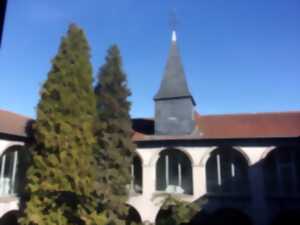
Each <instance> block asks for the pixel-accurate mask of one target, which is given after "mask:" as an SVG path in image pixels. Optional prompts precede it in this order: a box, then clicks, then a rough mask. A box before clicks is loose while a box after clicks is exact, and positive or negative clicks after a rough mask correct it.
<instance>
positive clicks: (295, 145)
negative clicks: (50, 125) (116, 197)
mask: <svg viewBox="0 0 300 225" xmlns="http://www.w3.org/2000/svg"><path fill="white" fill-rule="evenodd" d="M149 101H150V100H149ZM154 102H155V115H154V117H153V119H142V118H140V119H139V118H136V119H132V124H133V130H134V135H133V141H134V142H135V143H136V146H137V148H136V156H135V157H134V159H133V163H132V167H131V173H132V177H133V179H132V183H131V185H130V197H129V200H128V205H129V206H130V207H131V209H130V212H131V213H132V214H134V215H135V217H136V218H138V219H137V220H139V221H141V222H144V223H148V224H155V223H158V220H159V219H160V217H161V216H162V215H163V214H162V213H161V212H162V210H161V204H162V200H163V196H164V194H170V195H173V196H174V197H176V198H178V199H181V200H183V201H187V202H194V203H196V204H199V206H200V207H201V211H200V212H199V215H196V216H195V218H194V219H193V220H192V221H191V224H199V225H200V224H203V225H204V224H206V220H209V218H218V219H219V220H220V221H222V222H223V223H224V224H235V225H239V224H247V225H248V224H249V225H250V224H252V225H272V224H278V223H274V221H277V222H278V221H285V222H287V221H286V220H287V219H291V218H293V219H294V218H296V219H298V224H300V222H299V221H300V216H299V212H300V112H274V113H249V114H228V115H201V113H198V112H197V111H196V110H195V106H196V103H197V99H194V97H193V95H192V93H191V92H190V90H189V86H188V82H187V77H186V75H185V73H184V69H183V64H182V60H181V57H180V52H179V49H178V45H177V40H176V32H175V31H173V33H172V39H171V46H170V52H169V56H168V59H167V64H166V67H165V71H164V74H163V77H162V80H161V84H160V87H159V88H158V91H157V93H156V94H155V95H154ZM30 121H31V119H30V118H26V117H23V116H21V115H17V114H15V113H11V112H7V111H3V110H0V218H3V217H7V218H9V217H10V216H12V215H13V214H14V213H16V212H17V210H18V207H19V205H18V202H19V198H18V192H19V188H20V185H19V184H21V183H22V179H24V174H23V173H22V172H23V171H22V169H21V168H22V163H24V161H25V160H26V159H25V158H26V157H25V156H24V152H26V151H27V150H24V147H23V146H24V144H26V142H27V140H28V137H27V135H26V133H27V132H26V129H27V128H28V126H29V125H28V124H30ZM200 214H201V215H200ZM203 215H205V216H203ZM286 224H291V223H286ZM294 224H297V222H296V223H294Z"/></svg>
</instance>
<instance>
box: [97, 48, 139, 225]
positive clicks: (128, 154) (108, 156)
mask: <svg viewBox="0 0 300 225" xmlns="http://www.w3.org/2000/svg"><path fill="white" fill-rule="evenodd" d="M95 93H96V99H97V118H96V122H95V134H96V138H97V144H96V145H95V149H94V150H95V154H96V159H97V166H98V169H97V171H98V174H97V181H98V188H97V190H98V191H97V194H98V196H99V198H98V199H99V202H100V204H101V205H102V208H103V210H105V211H106V213H107V216H108V219H109V221H110V223H111V224H124V222H125V221H124V220H122V218H124V217H125V216H126V213H127V206H126V204H125V203H126V201H127V199H128V185H129V184H130V180H131V175H130V166H131V163H132V158H133V152H134V144H133V143H132V139H131V137H132V130H131V120H130V116H129V110H130V102H129V101H128V97H129V96H130V94H131V93H130V91H129V89H128V87H127V80H126V75H125V73H124V72H123V70H122V60H121V56H120V52H119V49H118V47H117V46H116V45H114V46H112V47H111V48H109V50H108V53H107V56H106V59H105V64H104V65H103V66H102V67H101V68H100V71H99V74H98V83H97V85H96V88H95Z"/></svg>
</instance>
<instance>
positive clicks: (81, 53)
mask: <svg viewBox="0 0 300 225" xmlns="http://www.w3.org/2000/svg"><path fill="white" fill-rule="evenodd" d="M95 114H96V102H95V97H94V91H93V87H92V67H91V64H90V51H89V46H88V43H87V40H86V38H85V35H84V32H83V31H82V30H81V29H79V28H78V27H77V26H76V25H74V24H72V25H70V27H69V30H68V33H67V35H66V36H65V37H63V38H62V41H61V45H60V48H59V50H58V53H57V55H56V56H55V58H54V59H53V61H52V68H51V70H50V72H49V74H48V79H47V80H46V82H45V83H44V85H43V87H42V90H41V99H40V101H39V104H38V107H37V119H36V122H35V123H34V125H33V134H34V144H33V146H32V151H31V152H32V162H31V165H30V167H29V169H28V171H27V184H26V192H27V199H26V200H27V201H26V204H25V208H24V211H23V215H22V217H21V219H20V220H19V221H20V223H21V224H22V225H32V224H34V225H54V224H55V225H58V224H59V225H65V224H80V225H94V224H95V225H96V224H104V222H105V217H104V216H103V215H102V214H99V213H97V211H96V210H95V208H96V204H97V202H96V201H95V198H94V197H93V193H94V190H95V185H94V180H95V177H96V174H95V170H94V166H95V163H94V159H93V149H92V148H93V145H94V143H95V138H94V134H93V121H94V117H95Z"/></svg>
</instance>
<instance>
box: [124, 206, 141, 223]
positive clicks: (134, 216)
mask: <svg viewBox="0 0 300 225" xmlns="http://www.w3.org/2000/svg"><path fill="white" fill-rule="evenodd" d="M127 206H128V213H127V216H126V218H125V221H126V222H125V224H126V225H131V224H132V223H135V224H141V223H142V217H141V214H140V213H139V211H138V210H137V209H136V208H135V207H134V206H132V205H130V204H127Z"/></svg>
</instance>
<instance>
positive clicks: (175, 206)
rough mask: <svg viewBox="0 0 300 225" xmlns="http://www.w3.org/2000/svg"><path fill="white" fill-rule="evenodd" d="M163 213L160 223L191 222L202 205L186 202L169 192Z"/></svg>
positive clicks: (176, 223) (178, 223) (174, 224)
mask: <svg viewBox="0 0 300 225" xmlns="http://www.w3.org/2000/svg"><path fill="white" fill-rule="evenodd" d="M161 210H162V211H163V215H161V216H160V217H159V220H158V221H157V224H158V225H180V224H185V223H189V222H190V220H191V219H192V218H193V217H194V216H195V215H196V214H197V213H198V212H199V210H200V207H199V206H198V204H196V203H191V202H185V201H182V200H179V199H177V198H176V197H174V196H172V195H170V194H167V195H166V196H165V197H164V200H163V204H162V207H161Z"/></svg>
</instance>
